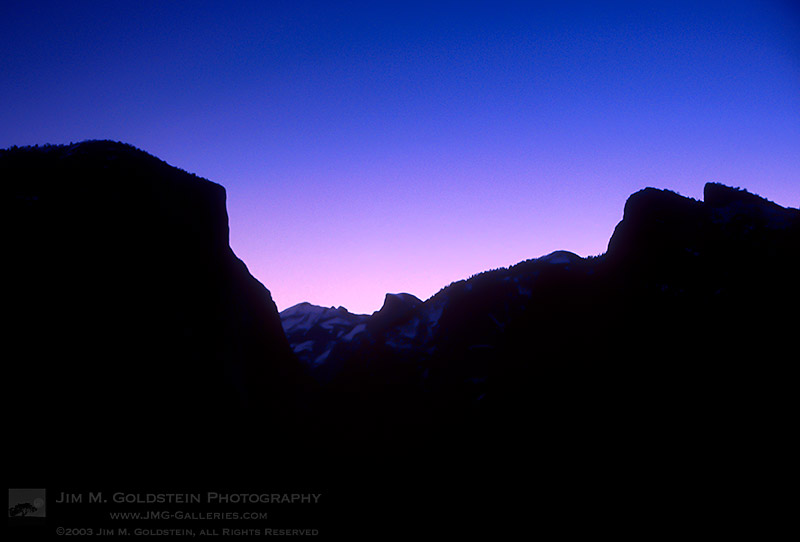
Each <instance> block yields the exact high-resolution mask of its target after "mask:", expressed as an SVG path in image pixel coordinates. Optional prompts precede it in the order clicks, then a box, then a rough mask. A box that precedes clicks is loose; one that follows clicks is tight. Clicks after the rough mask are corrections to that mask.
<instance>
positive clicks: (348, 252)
mask: <svg viewBox="0 0 800 542" xmlns="http://www.w3.org/2000/svg"><path fill="white" fill-rule="evenodd" d="M0 53H1V56H0V58H1V59H2V60H0V67H1V71H0V73H2V75H1V76H0V77H1V79H0V147H7V146H10V145H25V144H42V143H69V142H71V141H81V140H84V139H105V138H108V139H114V140H120V141H125V142H128V143H131V144H133V145H135V146H137V147H139V148H142V149H144V150H146V151H148V152H150V153H151V154H154V155H156V156H158V157H159V158H162V159H164V160H166V161H167V162H169V163H170V164H173V165H175V166H178V167H181V168H183V169H186V170H188V171H191V172H193V173H197V174H198V175H201V176H203V177H206V178H208V179H210V180H213V181H215V182H218V183H220V184H222V185H223V186H225V187H226V189H227V193H228V213H229V216H230V224H231V244H232V246H233V248H234V251H235V252H236V253H237V255H239V257H240V258H242V259H243V260H244V261H245V263H246V264H247V265H248V267H249V269H250V271H251V272H252V273H253V274H254V275H255V276H256V277H257V278H258V279H259V280H261V281H262V282H263V283H264V284H265V285H266V286H267V287H268V288H269V289H270V290H271V291H272V293H273V297H274V298H275V301H276V303H277V304H278V307H279V309H284V308H288V307H289V306H291V305H293V304H295V303H298V302H300V301H310V302H312V303H316V304H320V305H326V306H331V305H334V306H339V305H344V306H346V307H348V308H349V309H350V310H353V311H355V312H365V313H369V312H372V311H374V310H377V309H378V308H379V307H380V305H381V303H382V301H383V296H384V294H385V293H386V292H400V291H405V292H409V293H413V294H415V295H417V296H419V297H421V298H423V299H425V298H427V297H429V296H430V295H432V294H434V293H435V292H436V291H438V290H439V289H440V288H441V287H443V286H445V285H447V284H449V283H450V282H452V281H455V280H459V279H461V278H465V277H467V276H469V275H471V274H473V273H477V272H480V271H483V270H485V269H489V268H496V267H501V266H508V265H512V264H514V263H516V262H518V261H521V260H524V259H527V258H532V257H537V256H541V255H543V254H546V253H548V252H551V251H553V250H557V249H566V250H572V251H574V252H576V253H578V254H581V255H584V256H585V255H590V254H599V253H602V252H603V251H604V250H605V248H606V243H607V241H608V238H609V236H610V235H611V233H612V232H613V228H614V226H615V225H616V223H617V222H618V221H619V219H620V218H621V216H622V209H623V205H624V202H625V199H626V198H627V196H628V195H630V194H631V193H632V192H634V191H636V190H638V189H640V188H643V187H645V186H655V187H658V188H669V189H672V190H675V191H678V192H680V193H682V194H684V195H687V196H690V197H695V198H700V197H701V196H702V187H703V185H704V183H705V182H707V181H718V182H723V183H726V184H730V185H733V186H740V187H743V188H747V189H748V190H750V191H751V192H755V193H759V194H762V195H764V196H765V197H768V198H769V199H772V200H773V201H776V202H777V203H780V204H782V205H792V206H795V207H796V206H798V204H800V8H797V7H796V6H795V5H794V4H793V3H792V2H788V1H767V0H764V1H758V2H756V1H749V2H735V1H733V2H602V3H598V2H595V3H590V2H546V3H544V2H502V1H495V2H420V3H415V2H396V3H393V2H372V3H366V2H363V3H360V2H328V3H324V2H299V1H295V2H231V1H229V2H164V1H161V2H147V1H142V2H131V3H128V4H117V3H107V2H36V3H20V4H18V5H9V6H6V7H5V9H4V15H3V17H2V19H0Z"/></svg>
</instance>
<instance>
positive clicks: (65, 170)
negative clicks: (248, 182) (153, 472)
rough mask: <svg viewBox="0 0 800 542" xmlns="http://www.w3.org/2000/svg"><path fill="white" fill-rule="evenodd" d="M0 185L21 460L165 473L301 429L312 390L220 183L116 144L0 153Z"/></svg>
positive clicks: (10, 374) (10, 377) (10, 381)
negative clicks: (243, 251)
mask: <svg viewBox="0 0 800 542" xmlns="http://www.w3.org/2000/svg"><path fill="white" fill-rule="evenodd" d="M0 178H2V181H3V190H4V204H5V206H6V216H7V217H8V218H10V220H9V222H8V223H9V224H11V226H12V228H13V230H12V232H11V235H10V236H9V237H10V239H9V241H10V242H9V243H8V244H7V245H6V247H5V253H6V258H5V261H6V262H8V263H10V266H9V267H10V270H11V276H10V280H9V282H8V283H7V285H8V289H9V294H10V296H9V298H10V299H9V301H10V302H9V304H8V305H6V307H7V310H8V312H9V314H10V315H11V316H12V317H11V322H10V328H9V327H7V329H8V330H9V331H10V333H9V337H10V341H11V344H12V348H13V350H12V351H13V353H14V354H13V356H12V357H10V358H7V360H6V367H7V369H8V371H7V373H6V375H7V377H6V382H7V386H8V388H9V389H8V390H7V397H8V399H7V401H8V404H9V405H11V407H12V409H13V410H14V411H16V412H24V413H25V414H26V416H24V417H20V419H19V420H18V421H12V422H11V424H10V425H11V426H12V432H11V435H14V436H15V441H17V442H20V443H22V444H21V447H20V448H19V449H12V452H19V453H20V454H21V456H22V457H23V458H24V459H21V461H22V460H24V461H25V462H30V458H29V457H27V456H28V454H30V453H33V452H38V453H40V454H42V459H43V460H44V459H46V460H44V461H43V464H44V465H45V466H47V465H51V466H52V465H54V464H56V463H58V464H60V465H63V464H67V465H70V464H77V465H91V464H92V463H93V462H96V461H99V459H100V458H103V457H108V454H109V451H108V450H114V451H113V455H112V456H111V457H113V459H114V460H115V461H119V462H123V463H125V464H128V465H130V468H136V467H137V466H141V467H142V469H143V470H144V469H145V467H155V466H161V467H163V468H164V469H169V468H172V467H174V465H175V464H181V465H183V464H190V463H192V461H193V458H194V457H195V456H197V457H198V459H197V461H198V462H202V460H201V459H199V458H200V457H206V458H207V457H209V456H214V455H215V454H217V453H219V452H220V450H221V449H222V450H224V449H227V448H230V449H231V450H233V449H236V447H237V444H235V443H237V442H239V440H237V439H239V437H240V435H241V434H242V432H241V431H239V430H238V429H239V428H240V427H248V424H251V425H252V424H253V423H257V424H258V425H259V426H263V427H271V428H272V429H273V430H274V431H276V432H277V428H278V427H281V426H291V425H292V424H295V423H296V422H297V420H298V417H299V416H301V410H302V409H303V408H305V407H304V404H305V403H307V401H305V400H304V399H302V397H301V396H302V394H303V393H305V388H307V385H308V382H307V381H306V376H305V373H304V372H303V371H302V368H301V367H300V366H299V365H298V363H297V361H296V359H295V358H294V356H293V355H292V352H291V350H290V348H289V345H288V343H287V340H286V337H285V335H284V334H283V332H282V329H281V326H280V321H279V318H278V313H277V309H276V308H275V304H274V303H273V301H272V298H271V296H270V293H269V291H268V290H267V289H266V288H264V287H263V286H262V285H261V284H260V283H258V282H257V281H256V280H255V279H254V278H253V277H252V276H251V275H250V274H249V273H248V271H247V268H246V267H245V265H244V264H243V263H242V262H241V261H240V260H239V259H238V258H237V257H236V256H235V255H234V254H233V252H232V251H231V249H230V247H229V244H228V222H227V212H226V209H225V190H224V189H223V188H222V187H221V186H219V185H217V184H214V183H212V182H209V181H207V180H204V179H201V178H199V177H196V176H194V175H190V174H188V173H186V172H184V171H181V170H178V169H176V168H174V167H171V166H169V165H167V164H165V163H164V162H162V161H160V160H158V159H156V158H154V157H152V156H150V155H147V154H146V153H144V152H142V151H139V150H137V149H135V148H133V147H131V146H129V145H125V144H120V143H114V142H109V141H89V142H84V143H79V144H75V145H68V146H47V147H39V148H20V149H16V148H15V149H10V150H6V151H2V153H0ZM8 411H9V410H7V412H8ZM247 432H248V433H249V432H252V431H251V430H250V429H248V431H247ZM198 440H199V442H198ZM67 442H69V443H70V444H69V445H66V444H65V443H67ZM154 444H157V445H158V447H159V450H158V451H155V450H154V449H153V446H154ZM267 445H268V443H265V444H263V446H267ZM260 447H262V445H259V448H260ZM256 449H258V448H256ZM254 452H255V450H252V451H251V452H250V453H254ZM231 453H233V452H231ZM236 453H237V454H238V453H241V450H239V451H237V452H236ZM198 454H199V455H198ZM54 468H55V467H54ZM98 468H99V467H98Z"/></svg>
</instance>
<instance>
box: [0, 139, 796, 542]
mask: <svg viewBox="0 0 800 542" xmlns="http://www.w3.org/2000/svg"><path fill="white" fill-rule="evenodd" d="M0 178H2V180H3V189H4V198H3V202H4V205H5V206H6V208H7V213H6V215H7V216H8V217H9V218H10V221H9V224H11V227H12V228H13V229H12V232H11V235H10V236H9V237H10V239H9V242H8V243H7V245H6V249H5V250H6V261H7V262H10V264H11V265H10V269H11V274H10V278H9V281H8V283H7V284H8V288H7V289H8V299H9V303H8V305H7V307H8V313H9V314H10V316H11V319H10V320H11V322H10V324H9V325H8V327H7V330H8V336H9V341H10V343H11V346H12V348H11V353H12V354H11V355H10V356H8V357H7V359H6V367H7V369H8V371H7V373H6V374H7V378H6V382H7V384H6V387H7V390H6V397H7V406H6V412H7V413H9V415H8V416H7V428H8V433H7V438H8V442H9V443H11V445H10V446H9V447H8V451H9V452H10V454H11V457H10V464H13V465H27V468H25V469H23V471H24V472H25V473H28V474H30V473H31V472H35V471H36V472H38V471H39V470H43V472H46V473H49V474H51V475H56V474H58V475H59V476H60V477H61V478H62V479H64V480H67V481H72V482H73V483H75V482H76V480H82V481H86V480H87V479H89V480H97V479H100V478H102V477H104V476H105V477H108V476H112V475H111V474H108V473H113V477H115V478H118V477H125V476H128V477H130V478H137V477H141V476H144V475H145V474H148V473H157V474H158V477H153V478H152V479H153V480H157V481H158V484H159V485H161V486H162V487H163V486H164V485H165V484H167V482H165V480H168V481H173V482H174V481H175V480H181V481H183V482H185V481H186V480H189V479H193V480H195V482H196V483H198V484H200V485H202V486H203V489H205V490H208V489H209V488H208V484H209V483H210V482H209V480H224V479H228V480H229V481H230V480H234V482H232V483H234V484H235V483H237V482H238V483H241V481H242V480H246V481H247V483H248V484H251V485H254V486H257V487H259V488H260V487H262V486H263V485H264V484H266V483H270V484H275V483H277V482H278V481H283V482H286V481H291V482H292V483H294V484H299V485H302V486H305V487H308V486H309V485H311V486H313V485H316V486H317V487H320V486H321V487H322V488H324V490H325V491H327V494H328V496H329V498H330V499H331V500H335V501H336V507H335V508H334V509H333V511H332V512H331V511H330V509H327V510H329V512H328V513H329V514H330V516H329V519H330V521H331V524H335V525H344V526H347V527H348V528H350V529H351V530H349V531H347V534H349V535H354V534H355V533H357V532H364V533H367V534H370V533H371V534H372V537H373V539H374V537H375V536H374V535H375V531H372V530H370V527H371V526H383V528H384V529H385V528H386V526H387V525H391V526H392V529H393V530H395V531H399V532H401V533H409V534H410V533H412V532H414V529H415V527H416V526H421V525H426V524H427V525H434V526H436V527H437V528H439V531H437V532H438V533H439V534H442V535H445V534H447V535H453V534H454V533H456V534H458V533H472V534H474V533H475V532H476V530H477V529H478V528H479V527H484V528H486V529H487V532H486V534H493V535H494V536H495V537H496V536H497V534H498V533H499V532H506V531H507V530H508V529H511V528H512V526H517V525H520V524H524V525H527V526H528V528H530V525H531V524H532V522H533V524H539V523H536V522H550V523H552V522H556V523H559V524H560V525H564V524H567V523H566V522H574V521H575V518H576V514H577V516H579V517H581V518H582V521H585V522H588V523H590V524H591V525H592V526H593V527H594V528H600V527H599V526H600V525H602V524H606V525H613V526H614V528H615V529H618V528H619V527H620V526H621V525H627V524H629V523H631V522H632V521H633V520H634V519H635V520H637V521H650V522H658V524H663V523H664V522H665V521H667V520H670V521H673V522H674V521H676V518H680V519H681V520H691V518H697V517H699V516H700V515H704V516H705V517H709V516H713V517H714V518H717V519H719V518H720V517H722V516H724V515H725V514H728V516H725V517H730V515H731V514H733V515H736V512H735V511H736V510H738V508H737V507H735V506H730V505H732V504H734V503H735V501H736V500H737V499H740V500H741V501H742V502H745V499H746V497H747V495H752V494H754V492H755V493H757V494H759V495H763V491H761V489H762V488H761V487H760V486H759V485H758V484H759V480H760V479H761V477H763V476H767V477H769V476H773V477H774V476H776V475H779V473H776V472H774V471H771V470H770V469H777V468H778V467H777V465H780V464H781V463H780V461H779V459H780V458H781V455H782V454H784V453H786V451H787V450H788V449H789V448H788V446H787V445H786V443H785V442H784V441H785V440H786V439H787V437H788V436H789V435H790V434H791V430H790V429H791V427H792V423H791V422H792V420H791V417H790V415H789V412H791V408H790V404H789V403H790V397H791V396H792V395H791V394H792V393H793V390H791V389H790V388H791V383H792V382H793V380H792V379H791V375H792V374H793V371H792V370H793V369H794V364H795V361H794V359H793V357H792V352H793V351H794V350H796V345H795V344H794V342H795V339H794V337H795V336H796V332H797V331H796V330H797V324H798V318H797V306H798V301H800V287H799V286H798V282H797V280H796V277H797V276H798V270H799V268H800V261H799V260H798V258H799V257H800V256H798V255H799V254H800V252H798V247H800V243H799V242H798V241H800V211H798V210H797V209H787V208H782V207H780V206H778V205H776V204H774V203H771V202H769V201H767V200H765V199H763V198H761V197H759V196H756V195H754V194H750V193H748V192H746V191H743V190H738V189H733V188H729V187H725V186H723V185H719V184H708V185H706V188H705V195H704V201H702V202H700V201H695V200H691V199H689V198H685V197H682V196H680V195H678V194H675V193H672V192H669V191H664V190H656V189H652V188H647V189H644V190H642V191H640V192H637V193H636V194H633V195H632V196H631V197H630V198H629V200H628V201H627V203H626V204H625V212H624V217H623V220H622V221H621V222H620V224H619V225H618V226H617V228H616V230H615V232H614V234H613V236H612V238H611V239H610V241H609V246H608V251H607V252H606V253H605V254H603V255H601V256H598V257H592V258H581V257H578V256H577V255H575V254H572V253H570V252H566V251H559V252H555V253H552V254H550V255H547V256H544V257H541V258H537V259H532V260H528V261H525V262H521V263H519V264H517V265H515V266H512V267H510V268H508V269H497V270H493V271H488V272H486V273H481V274H479V275H476V276H473V277H471V278H469V279H468V280H463V281H459V282H456V283H454V284H451V285H449V286H447V287H446V288H443V289H442V290H441V291H440V292H439V293H438V294H436V295H435V296H433V297H432V298H430V299H428V300H426V301H424V302H423V301H422V300H420V299H417V298H415V297H414V296H412V295H410V294H389V295H387V297H386V301H385V303H384V306H383V307H382V309H381V310H380V311H377V312H376V313H375V314H373V315H369V316H367V315H353V314H351V313H349V312H348V311H347V310H346V309H343V308H339V309H322V308H319V307H314V306H312V305H309V304H301V305H298V306H295V307H292V308H291V309H287V311H284V313H283V314H282V315H281V316H280V317H279V315H278V313H277V310H276V308H275V305H274V303H273V302H272V299H271V297H270V294H269V291H268V290H267V289H266V288H264V287H263V286H262V285H261V284H259V283H258V282H257V281H256V280H255V279H254V278H253V277H252V276H250V274H249V273H248V271H247V269H246V267H245V265H244V264H243V263H242V262H241V261H240V260H239V259H238V258H236V256H235V255H234V254H233V253H232V251H231V249H230V247H229V244H228V225H227V214H226V210H225V192H224V189H223V188H222V187H220V186H218V185H216V184H214V183H211V182H209V181H207V180H204V179H201V178H198V177H196V176H194V175H190V174H188V173H186V172H183V171H181V170H178V169H176V168H174V167H171V166H168V165H167V164H165V163H164V162H161V161H160V160H158V159H156V158H154V157H152V156H149V155H147V154H146V153H144V152H142V151H139V150H137V149H135V148H133V147H131V146H129V145H124V144H120V143H113V142H108V141H92V142H84V143H79V144H76V145H68V146H47V147H40V148H21V149H20V148H14V149H9V150H5V151H0ZM280 264H281V262H275V265H280ZM281 320H282V321H281ZM282 327H283V328H285V330H286V333H284V331H283V329H281V328H282ZM287 336H288V339H287ZM753 463H757V464H758V467H759V469H760V470H759V471H758V475H756V474H755V471H754V470H753V469H751V468H744V467H743V465H750V466H752V465H753ZM731 473H735V474H731ZM145 479H149V478H145ZM509 484H510V485H509ZM342 488H346V489H342ZM147 489H152V487H148V488H147ZM180 489H181V490H186V489H187V488H186V487H185V486H184V487H181V488H180ZM709 500H713V501H714V504H715V505H716V506H715V507H712V506H711V505H709ZM747 502H750V501H747ZM720 503H724V504H725V506H720ZM712 508H715V509H714V510H712ZM354 511H357V514H356V513H354ZM720 514H721V515H720ZM736 517H741V516H736ZM520 521H521V523H520ZM615 532H616V531H615ZM379 538H380V536H379Z"/></svg>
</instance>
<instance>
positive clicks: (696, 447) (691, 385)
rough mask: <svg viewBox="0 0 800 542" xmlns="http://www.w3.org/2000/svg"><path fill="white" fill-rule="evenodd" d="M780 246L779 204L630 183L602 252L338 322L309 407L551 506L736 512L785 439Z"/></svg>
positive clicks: (796, 217)
mask: <svg viewBox="0 0 800 542" xmlns="http://www.w3.org/2000/svg"><path fill="white" fill-rule="evenodd" d="M798 248H800V211H798V210H797V209H791V208H782V207H780V206H778V205H775V204H774V203H772V202H769V201H767V200H765V199H763V198H760V197H758V196H755V195H753V194H750V193H748V192H746V191H743V190H738V189H733V188H729V187H726V186H723V185H720V184H714V183H710V184H707V185H706V187H705V194H704V201H702V202H701V201H695V200H692V199H689V198H685V197H682V196H680V195H678V194H676V193H673V192H670V191H665V190H656V189H652V188H648V189H644V190H642V191H640V192H637V193H636V194H634V195H632V196H631V197H630V199H629V200H628V202H627V203H626V205H625V212H624V217H623V220H622V221H621V222H620V224H619V225H618V226H617V228H616V229H615V232H614V234H613V236H612V238H611V240H610V241H609V247H608V251H607V252H606V253H605V254H603V255H601V256H598V257H592V258H580V257H578V256H576V255H575V254H572V253H569V252H565V251H559V252H555V253H553V254H550V255H547V256H545V257H542V258H538V259H534V260H529V261H526V262H522V263H519V264H517V265H515V266H513V267H511V268H508V269H498V270H494V271H490V272H486V273H482V274H479V275H477V276H474V277H472V278H470V279H469V280H464V281H459V282H457V283H454V284H451V285H450V286H448V287H446V288H444V289H442V290H441V291H440V292H439V293H438V294H436V295H435V296H433V297H432V298H431V299H429V300H427V301H425V302H424V303H414V304H410V305H407V306H405V308H404V309H403V310H402V311H392V312H393V316H392V318H391V319H390V321H389V322H388V323H387V321H386V319H384V318H382V317H381V312H383V310H382V311H380V312H377V313H375V314H374V315H372V316H371V317H369V318H368V319H367V320H366V321H360V322H358V323H357V324H355V325H358V326H359V327H363V329H364V332H362V333H359V334H354V336H353V337H352V338H351V340H349V341H340V342H339V343H338V344H336V345H334V347H333V348H331V354H330V355H329V356H328V357H327V359H326V360H325V361H324V364H330V366H331V367H332V368H333V371H329V372H328V373H327V375H326V376H327V380H326V384H325V388H324V393H327V395H328V397H329V404H330V405H332V406H329V408H327V409H326V412H327V413H328V414H329V415H330V416H331V420H332V421H331V422H330V423H331V424H333V425H336V424H339V426H340V431H341V432H342V433H346V434H348V430H349V431H350V433H349V434H350V435H351V438H354V439H358V438H359V436H361V435H364V434H372V435H375V434H379V435H380V436H381V438H385V439H386V440H387V441H388V442H391V443H392V445H391V446H390V448H392V449H398V448H400V449H404V450H405V449H406V448H404V444H405V443H409V442H417V443H419V442H422V443H424V445H423V448H424V449H425V450H449V453H453V450H454V449H455V450H459V451H460V452H456V453H453V455H452V456H449V457H448V459H447V462H446V464H448V465H452V464H458V465H460V467H459V468H460V469H461V470H462V471H470V470H472V471H475V470H477V471H479V472H492V473H493V475H494V476H498V477H502V476H508V477H510V478H513V479H524V480H527V483H534V481H535V483H536V484H537V487H538V488H539V489H542V490H543V492H544V494H546V495H548V500H549V502H550V503H551V504H552V502H558V501H559V499H565V501H566V502H571V503H573V504H574V500H572V499H573V497H574V496H572V495H569V491H568V490H567V489H566V488H569V487H573V488H574V487H579V488H581V491H583V492H585V493H584V495H585V496H588V497H587V498H588V499H589V500H590V501H591V502H592V503H594V506H596V507H597V508H596V509H597V510H598V511H599V510H601V509H602V510H605V508H604V507H603V506H601V505H600V504H599V503H601V502H606V503H609V502H615V503H617V504H618V505H620V506H623V507H625V508H626V509H627V510H629V511H630V510H636V514H637V515H640V516H639V517H645V518H646V517H650V516H649V514H651V513H653V512H654V510H653V509H649V508H648V509H642V508H641V507H642V506H643V502H635V499H633V500H630V499H628V498H626V497H620V495H621V494H624V495H627V496H628V497H632V496H634V495H647V499H649V500H648V501H647V502H649V503H650V505H652V506H657V507H659V508H660V510H661V512H664V513H668V514H683V515H682V516H681V517H686V514H692V513H693V512H690V510H696V509H698V507H700V506H702V503H701V501H702V499H703V498H708V496H709V495H713V500H714V503H713V505H712V504H709V505H708V509H707V510H706V511H707V512H708V513H712V512H711V509H712V508H713V509H714V510H715V511H714V512H713V513H714V514H716V513H719V512H720V510H721V509H726V510H727V511H728V513H730V512H731V511H733V510H738V509H739V508H738V507H739V506H741V505H742V503H749V504H748V506H749V507H750V508H749V510H750V512H751V513H754V511H755V510H756V509H757V508H758V507H757V506H756V505H755V504H753V503H752V501H751V499H750V497H749V495H750V493H749V492H751V491H763V490H764V488H763V487H761V485H760V483H761V482H760V481H759V480H762V479H761V478H759V477H760V476H762V475H763V473H764V472H765V471H769V472H770V473H771V475H773V476H780V475H781V473H780V469H781V468H783V467H778V465H785V463H783V462H781V459H785V458H786V455H785V454H786V453H787V451H788V447H787V444H786V432H785V431H786V427H787V426H789V425H791V421H790V415H789V414H788V413H789V412H791V407H790V404H789V398H790V397H791V394H792V393H793V392H792V391H791V389H790V388H791V386H790V385H789V382H791V381H792V379H791V374H793V370H794V365H795V363H796V362H795V361H794V360H793V358H792V355H791V354H790V352H792V351H793V350H794V349H795V348H794V347H793V345H792V343H793V341H794V340H795V339H794V337H795V336H796V328H797V326H798V323H800V322H798V313H797V310H796V307H797V306H798V301H800V288H799V287H798V281H797V280H796V277H797V276H798V271H799V270H800V260H799V255H800V252H799V251H798ZM387 305H388V303H387ZM353 329H355V328H353ZM351 331H352V330H351ZM311 332H312V333H313V329H312V330H311ZM340 333H341V335H342V336H348V330H347V329H342V330H341V331H340ZM329 348H330V346H329ZM331 372H333V373H334V375H333V376H331V374H330V373H331ZM364 405H369V408H364ZM453 443H457V444H455V445H454V444H453ZM465 450H468V451H465ZM407 451H408V454H409V456H411V455H413V454H414V453H419V450H418V449H416V448H414V447H413V446H412V448H411V450H407ZM754 464H757V465H758V469H757V470H759V472H760V474H757V473H756V472H755V471H754V470H752V468H751V467H753V465H754ZM526 465H528V466H529V467H530V470H528V468H527V467H525V466H526ZM547 465H549V466H550V467H549V469H548V468H547V467H546V466H547ZM742 465H747V466H746V467H743V466H742ZM772 468H776V469H777V472H774V471H771V470H770V469H772ZM484 469H486V470H484ZM734 471H735V472H736V475H731V472H734ZM526 473H527V474H529V475H530V476H531V478H528V477H526ZM486 484H487V485H488V486H490V487H494V484H493V483H492V482H486ZM457 487H458V486H457ZM482 487H484V486H482ZM756 487H757V488H758V489H756ZM543 488H546V489H543ZM686 488H695V490H697V491H698V492H696V493H693V492H692V491H688V492H687V491H686ZM698 488H699V489H698ZM654 490H655V491H654ZM653 491H654V492H653ZM704 496H705V497H704ZM604 499H606V500H605V501H604ZM607 499H611V500H610V501H608V500H607ZM615 499H621V500H615ZM655 503H657V504H655ZM556 508H558V507H556ZM645 508H647V506H646V505H645ZM543 509H549V508H548V507H547V506H546V507H545V508H543ZM668 510H669V511H670V512H666V511H668ZM679 510H682V512H678V511H679ZM556 513H558V512H556ZM609 517H616V518H617V520H620V519H621V518H620V517H619V516H615V515H614V514H612V515H611V516H609ZM622 521H624V519H622Z"/></svg>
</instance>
